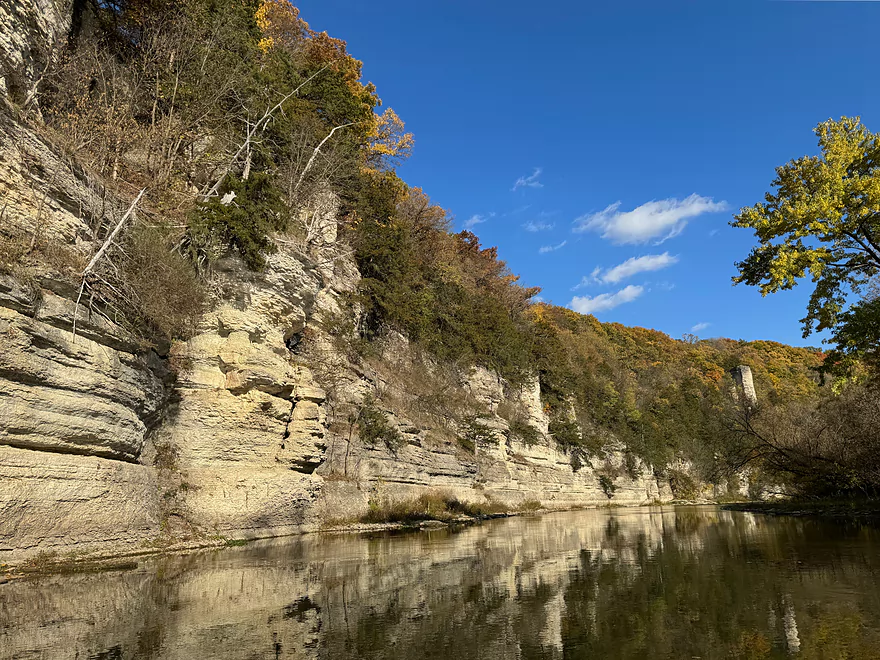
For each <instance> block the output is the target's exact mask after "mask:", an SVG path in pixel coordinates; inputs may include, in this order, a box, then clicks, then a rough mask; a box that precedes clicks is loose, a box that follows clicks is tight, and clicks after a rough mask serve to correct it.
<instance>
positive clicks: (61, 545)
mask: <svg viewBox="0 0 880 660" xmlns="http://www.w3.org/2000/svg"><path fill="white" fill-rule="evenodd" d="M2 122H3V123H2V128H3V131H2V133H0V160H2V167H3V171H4V172H5V175H4V177H3V180H2V182H0V185H2V187H3V188H2V190H3V205H4V209H5V216H4V217H6V218H8V219H9V220H10V222H7V223H5V224H4V226H3V232H4V236H5V237H6V238H8V237H10V236H12V235H21V233H22V232H23V234H24V235H25V236H33V235H35V234H36V233H38V232H39V234H40V236H41V240H42V239H44V238H46V237H50V238H51V240H53V241H56V242H57V243H59V244H63V245H64V246H66V249H69V250H70V252H71V254H70V255H68V257H69V258H72V259H73V261H74V262H76V258H77V255H79V256H80V257H81V258H83V257H85V256H87V255H89V254H90V253H91V252H92V251H93V250H94V249H95V244H96V242H95V238H94V236H93V232H92V230H91V229H90V227H91V222H90V217H89V212H88V209H90V208H93V207H96V206H97V204H98V201H97V200H96V199H95V196H96V193H95V187H94V183H93V182H91V181H89V180H88V178H87V177H86V175H85V174H84V173H82V172H79V171H78V170H77V169H76V167H75V166H74V165H72V164H70V163H68V162H67V161H65V159H63V158H61V157H60V156H58V155H57V153H56V152H55V151H54V150H53V149H52V148H51V147H50V146H49V145H48V144H47V143H46V142H44V141H43V140H42V139H41V138H40V137H39V136H38V135H36V134H35V133H34V132H33V131H32V130H31V129H28V128H26V127H25V126H23V125H22V124H20V123H17V122H15V121H13V120H12V119H11V118H9V117H8V116H6V117H4V118H3V120H2ZM47 173H51V178H50V177H49V175H48V174H47ZM35 194H36V197H35ZM35 199H36V200H37V201H36V202H35V201H34V200H35ZM324 213H325V217H324V218H323V220H322V222H323V224H324V226H325V228H326V229H325V232H324V234H325V235H324V240H325V243H324V245H322V246H318V248H317V251H316V252H314V254H313V255H312V256H311V257H308V256H304V255H302V254H300V253H299V252H298V251H297V250H296V249H294V248H293V247H292V246H291V247H289V248H288V247H285V244H284V243H281V244H280V245H281V249H279V251H278V252H277V253H276V254H275V255H273V256H272V257H271V259H270V262H269V265H268V268H267V269H266V270H265V271H264V272H262V273H253V272H252V271H249V270H248V269H247V268H245V267H244V266H243V265H242V264H241V263H240V262H239V261H238V260H237V259H235V258H232V257H230V258H228V259H226V260H224V261H222V262H221V263H220V266H219V268H218V269H217V273H216V282H215V284H216V287H215V288H216V290H217V291H218V293H217V296H216V301H215V304H214V306H213V308H212V309H211V311H210V312H209V313H208V314H206V315H205V316H204V318H203V319H202V321H201V323H200V326H199V330H198V332H197V333H196V335H195V336H194V337H193V338H192V339H190V340H189V341H188V342H186V343H185V344H180V345H176V346H174V347H172V349H171V351H170V354H168V353H167V352H165V354H162V355H160V354H159V353H158V352H157V349H155V348H144V347H143V346H142V345H141V344H140V343H138V342H137V341H136V340H135V339H134V338H133V337H131V336H130V335H129V333H128V332H127V331H126V330H125V328H124V327H123V326H121V325H119V324H118V323H115V322H114V321H113V320H112V318H110V317H109V316H107V315H105V314H103V313H102V312H101V310H100V309H98V308H94V309H93V308H91V307H89V306H88V305H84V304H81V305H79V307H77V304H76V299H77V287H76V286H75V282H76V280H75V276H72V275H71V269H70V268H68V269H67V270H66V271H64V268H60V269H53V266H52V263H51V261H50V260H47V259H44V260H42V261H40V262H39V264H38V265H37V266H35V269H36V270H34V269H32V270H31V271H29V273H28V274H27V277H24V276H23V275H22V273H19V272H7V273H6V274H4V275H3V276H2V278H0V344H2V350H0V397H2V406H0V558H2V559H4V560H9V559H13V560H14V559H19V558H24V557H27V556H30V555H33V554H34V553H37V552H40V551H61V552H68V551H97V550H104V551H106V550H108V549H109V550H112V551H115V550H119V549H124V548H138V547H142V546H144V545H145V544H149V543H151V542H153V541H155V540H156V539H159V538H162V537H163V535H164V536H169V535H170V536H171V537H173V538H193V537H205V536H210V535H215V536H216V535H220V536H227V537H241V536H245V537H255V536H270V535H275V534H287V533H292V532H296V531H301V530H307V529H314V528H316V527H317V526H319V525H320V524H321V523H322V522H323V521H326V520H328V519H339V518H345V517H347V518H351V517H353V516H356V515H358V514H359V513H361V512H363V511H365V510H366V508H367V506H368V502H369V501H370V499H371V498H373V499H375V498H377V497H378V498H391V499H393V498H403V497H407V496H411V495H414V494H417V493H418V492H420V491H423V490H425V489H437V488H442V489H446V490H449V491H451V492H452V493H453V494H454V495H456V496H458V497H459V498H462V499H467V500H471V501H485V500H486V499H489V498H492V499H495V500H498V501H502V502H507V503H511V504H516V503H518V502H522V501H524V500H538V501H540V502H542V503H543V504H545V505H547V506H553V507H568V506H573V505H587V504H601V503H607V502H608V501H609V498H608V497H607V496H606V493H605V492H604V491H603V489H602V487H601V485H600V483H599V478H598V472H597V469H602V468H604V467H606V466H611V467H620V466H621V465H622V462H623V456H622V454H621V453H620V452H614V451H610V452H609V456H608V458H607V459H606V460H603V462H601V464H600V463H598V462H597V463H596V464H595V465H586V466H584V467H583V468H582V469H580V470H579V471H577V472H575V471H574V470H573V468H572V466H571V463H570V460H569V457H568V456H567V455H565V454H563V453H561V452H559V451H557V450H556V449H554V448H553V447H552V446H551V441H550V439H549V436H548V435H547V419H546V416H545V415H544V412H543V409H542V405H541V401H540V396H539V393H538V391H537V385H536V384H533V385H531V386H530V387H527V388H524V389H521V390H511V388H509V387H508V386H507V385H506V384H505V383H504V382H502V381H501V380H500V379H499V378H498V377H497V376H495V375H494V374H492V373H491V372H488V371H485V370H474V371H473V372H472V373H471V374H470V375H468V374H464V376H463V380H462V382H460V383H459V388H460V389H461V391H462V392H465V393H466V394H467V396H469V397H470V399H471V401H472V403H473V404H474V405H475V406H476V408H475V409H477V410H480V411H482V413H481V414H482V415H483V417H482V420H483V423H485V424H486V425H488V426H489V427H490V428H493V429H495V431H496V436H497V439H498V441H497V442H496V443H490V444H489V445H487V446H477V447H475V448H474V450H473V451H471V452H468V451H466V450H464V449H463V448H462V447H461V446H459V445H458V444H457V443H456V442H455V441H454V438H453V437H452V436H450V434H449V433H446V434H445V435H444V434H443V433H439V434H438V433H433V432H432V431H436V430H437V429H436V428H432V426H431V425H430V424H425V423H424V422H422V423H416V422H414V421H412V420H410V419H408V418H407V416H406V412H405V411H401V410H395V408H394V406H389V407H388V409H387V410H386V411H385V412H386V413H387V414H388V416H389V419H391V420H393V423H394V424H395V425H396V426H397V428H398V429H399V430H400V433H401V436H402V438H403V442H402V444H401V446H400V447H397V448H395V449H393V450H392V449H390V448H388V447H386V446H384V445H381V444H380V445H379V446H370V445H365V444H364V443H362V442H360V441H359V440H358V438H357V436H356V432H354V435H353V429H352V425H351V424H350V423H348V422H346V419H343V418H342V417H343V413H342V412H341V411H342V409H343V407H344V406H343V407H338V410H335V411H334V410H332V409H328V405H327V404H326V403H325V399H326V396H327V395H326V393H325V390H324V389H323V388H322V386H321V385H322V384H321V383H319V382H317V381H316V379H315V377H314V376H313V373H312V367H313V368H316V369H319V370H324V371H326V366H327V365H326V364H325V363H322V364H312V363H311V362H314V361H315V360H316V359H317V358H315V354H311V355H309V354H301V355H298V354H295V353H294V352H293V351H292V350H291V348H292V347H294V348H295V346H296V342H297V341H298V338H299V337H301V336H302V335H303V333H304V331H305V330H306V329H307V328H313V329H315V330H314V333H313V336H315V337H316V339H314V342H315V343H316V344H318V345H321V346H323V347H324V350H325V353H324V355H323V358H322V359H324V360H325V361H326V359H327V358H328V355H329V358H330V359H331V361H333V360H335V362H333V368H332V369H331V371H332V372H333V374H334V376H333V379H331V380H333V381H334V383H335V384H334V386H335V387H336V388H337V389H338V392H337V394H336V396H337V401H338V402H342V403H347V404H348V405H349V406H351V405H355V406H356V405H358V403H359V402H361V401H362V400H363V398H364V396H365V395H367V394H369V393H371V392H375V391H378V390H381V389H383V388H384V389H385V390H388V389H389V388H391V389H394V388H398V389H399V388H405V383H403V382H400V381H397V382H396V381H395V378H394V376H393V373H394V372H395V369H396V366H395V365H396V363H395V362H394V360H392V358H391V357H390V353H389V355H388V356H387V357H386V359H385V360H384V362H383V360H379V362H378V363H374V364H373V365H372V366H369V365H360V366H358V365H356V364H352V363H350V362H349V361H348V360H347V359H346V358H345V357H344V356H341V355H337V354H334V353H333V346H332V343H330V342H329V341H327V339H326V337H324V338H323V339H322V338H321V330H320V327H321V325H322V324H321V318H322V314H323V315H324V316H327V315H330V314H334V313H339V310H338V307H337V304H336V299H337V297H338V296H339V294H340V292H342V291H346V290H348V291H350V290H352V288H353V287H355V286H356V284H357V277H358V275H357V271H356V269H355V267H354V265H353V262H352V261H351V258H350V257H346V256H340V255H341V254H342V253H341V252H340V251H339V250H338V249H337V248H336V246H335V245H334V240H335V215H334V213H335V210H334V208H333V204H332V200H330V203H328V205H327V208H326V209H325V210H324ZM75 315H76V317H77V328H76V333H75V334H74V332H73V324H74V316H75ZM322 342H323V343H322ZM391 353H394V354H395V355H396V358H395V359H396V360H398V361H399V360H404V361H406V360H410V357H408V356H409V348H408V346H407V345H406V342H405V341H403V340H402V339H401V340H400V345H398V346H397V347H396V349H395V351H392V352H391ZM410 362H411V360H410ZM170 363H171V364H173V365H174V370H173V372H174V373H172V369H171V367H170ZM383 364H384V368H383V367H382V365H383ZM377 365H378V366H377ZM397 366H399V365H397ZM410 366H412V365H410ZM324 385H325V386H326V383H325V384H324ZM387 398H388V399H389V400H392V399H394V397H393V396H390V395H389V397H387ZM505 404H510V405H514V404H515V405H516V406H518V407H519V408H521V409H522V410H524V411H525V415H526V419H527V420H528V423H529V424H530V425H531V426H532V427H534V428H535V429H536V431H537V433H538V437H539V441H538V442H537V443H535V444H532V445H526V444H523V443H521V442H517V441H516V440H515V439H508V438H507V436H506V434H505V431H506V430H507V425H506V424H507V423H506V421H505V420H504V419H503V418H502V417H500V416H499V415H498V414H497V411H498V409H499V407H503V406H504V405H505ZM630 472H631V476H627V475H625V474H624V473H623V472H622V471H620V472H619V474H620V476H618V477H617V478H616V490H615V492H614V493H613V496H612V497H611V501H613V502H617V503H623V504H636V503H645V502H650V501H653V500H658V499H669V497H670V494H669V491H668V487H664V486H662V485H659V484H658V481H657V480H656V479H655V477H654V475H653V474H652V473H651V471H650V470H649V469H647V468H646V467H644V466H641V465H637V466H636V467H635V471H634V472H633V470H632V469H631V470H630Z"/></svg>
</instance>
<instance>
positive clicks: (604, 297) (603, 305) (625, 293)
mask: <svg viewBox="0 0 880 660" xmlns="http://www.w3.org/2000/svg"><path fill="white" fill-rule="evenodd" d="M644 292H645V288H644V287H641V286H634V285H632V284H630V285H629V286H626V287H624V288H623V289H621V290H620V291H616V292H614V293H602V294H599V295H598V296H575V297H574V298H572V299H571V302H570V303H569V304H568V306H569V307H571V308H572V309H573V310H574V311H576V312H579V313H581V314H595V313H596V312H603V311H606V310H609V309H614V308H615V307H617V306H618V305H623V304H624V303H628V302H632V301H633V300H635V299H636V298H638V297H639V296H640V295H642V294H643V293H644Z"/></svg>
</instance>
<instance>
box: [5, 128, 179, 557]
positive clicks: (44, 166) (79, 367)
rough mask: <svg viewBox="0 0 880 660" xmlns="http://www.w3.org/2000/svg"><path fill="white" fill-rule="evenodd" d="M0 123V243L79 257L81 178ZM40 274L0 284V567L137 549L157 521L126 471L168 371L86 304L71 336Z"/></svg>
mask: <svg viewBox="0 0 880 660" xmlns="http://www.w3.org/2000/svg"><path fill="white" fill-rule="evenodd" d="M0 117H4V116H3V115H2V113H0ZM0 121H2V128H3V129H4V130H3V131H2V132H0V163H2V170H3V172H4V176H3V178H2V179H3V180H2V183H0V185H2V186H4V189H3V191H2V192H3V200H4V208H5V209H6V210H7V214H6V216H5V219H4V224H3V226H2V228H0V238H2V239H3V240H4V241H7V240H15V239H19V240H20V239H21V237H22V235H23V236H24V237H25V238H28V237H36V236H39V237H40V238H41V239H45V240H51V241H53V242H57V243H61V244H68V245H69V244H74V243H78V244H79V245H81V246H82V247H83V249H87V248H88V245H89V241H90V239H91V237H92V233H91V229H90V228H89V223H88V220H89V219H90V217H89V216H88V214H87V213H84V212H82V211H81V210H80V209H88V208H90V207H91V204H92V202H93V201H94V200H93V195H94V193H93V192H92V190H91V188H90V187H89V185H87V182H86V181H85V180H84V179H83V178H82V175H81V173H79V172H77V171H76V170H75V169H73V168H71V167H70V166H69V165H68V164H67V163H66V162H64V161H63V160H62V159H60V158H58V157H57V156H55V155H54V153H53V152H52V150H51V149H49V148H48V147H47V146H46V145H45V144H43V143H42V142H41V141H40V140H39V139H38V138H37V137H36V136H34V135H33V134H32V133H31V132H29V131H27V130H26V129H24V128H23V127H21V126H18V125H15V124H14V123H12V122H11V121H10V120H9V119H8V118H5V117H4V118H3V119H2V120H0ZM33 169H36V170H37V171H40V172H43V173H49V172H55V175H54V176H52V177H51V178H52V182H51V183H50V182H48V181H46V182H45V183H46V188H45V189H42V190H43V191H44V192H43V196H42V197H39V196H38V197H36V198H35V197H34V195H33V192H34V189H35V188H37V189H40V188H39V186H40V184H41V181H40V180H38V179H37V180H35V179H34V178H32V177H30V175H29V172H30V171H31V170H33ZM47 176H48V175H47ZM35 199H36V201H35ZM7 220H8V222H7ZM71 254H72V256H73V257H74V258H75V257H76V254H77V248H76V247H71ZM69 256H70V255H69ZM44 270H45V273H44V275H43V276H38V277H36V278H34V277H29V278H26V279H25V280H24V281H23V280H22V278H21V277H19V276H15V275H14V274H4V275H0V560H2V559H3V558H4V557H5V556H7V555H10V556H20V555H22V554H27V553H35V552H39V551H43V550H46V551H53V550H59V549H77V550H80V549H82V550H101V549H105V548H107V547H108V545H107V544H113V545H114V546H119V545H123V546H132V545H137V544H139V543H141V542H143V541H146V540H148V539H150V538H153V537H154V536H155V534H156V530H157V529H158V526H159V523H160V508H159V499H158V491H157V487H156V483H157V482H156V475H155V472H154V470H152V469H151V468H148V467H145V466H143V465H136V464H135V463H136V462H137V461H138V459H139V456H140V455H141V452H142V449H143V447H144V443H145V441H146V437H147V434H148V431H149V429H150V428H151V427H152V426H153V425H155V423H156V422H157V420H158V418H159V416H160V415H161V413H162V411H163V409H164V407H165V402H166V396H167V393H168V390H167V377H168V370H167V368H166V367H165V365H164V363H163V361H162V360H161V359H160V358H159V357H158V356H157V355H156V354H155V353H153V352H152V351H149V350H144V349H143V348H141V347H140V346H139V345H138V344H137V343H136V342H134V341H133V340H132V339H131V338H130V337H129V336H128V333H126V332H125V331H124V330H123V328H121V327H119V326H118V325H116V324H115V323H113V322H112V321H110V320H109V319H107V318H106V317H103V316H101V315H100V314H98V313H92V312H91V311H90V310H89V309H88V308H87V307H86V306H83V307H82V309H79V310H77V311H78V314H77V317H78V324H77V332H76V334H74V333H73V318H74V313H75V310H76V304H75V299H76V294H77V290H76V288H75V287H74V286H71V284H70V282H69V279H65V278H63V277H55V276H54V275H53V273H52V272H51V271H52V268H51V267H49V266H48V265H47V266H46V268H45V269H44Z"/></svg>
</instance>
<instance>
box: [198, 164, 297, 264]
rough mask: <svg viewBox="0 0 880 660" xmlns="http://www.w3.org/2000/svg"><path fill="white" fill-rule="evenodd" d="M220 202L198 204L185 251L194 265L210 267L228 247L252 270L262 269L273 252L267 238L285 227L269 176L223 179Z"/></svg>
mask: <svg viewBox="0 0 880 660" xmlns="http://www.w3.org/2000/svg"><path fill="white" fill-rule="evenodd" d="M222 194H223V195H228V194H234V196H235V197H234V199H233V200H232V201H231V202H229V203H228V204H224V203H223V202H222V201H221V199H222V198H212V199H210V200H208V201H206V202H200V203H199V204H198V205H197V206H196V208H195V210H194V211H193V213H192V219H191V220H190V227H189V236H188V241H187V249H188V250H189V252H190V254H191V256H192V257H193V258H194V260H195V261H196V262H198V263H204V262H207V263H208V264H210V263H211V262H212V261H214V260H215V259H216V258H217V257H219V256H220V255H221V254H222V252H223V250H224V249H225V248H226V247H227V246H228V247H231V248H234V249H235V250H236V251H237V252H238V254H239V255H240V256H241V258H242V259H243V260H244V262H245V263H246V264H247V265H248V266H249V267H250V268H253V269H254V270H261V269H262V268H264V267H265V265H266V255H268V254H271V253H272V252H274V251H275V249H276V247H275V244H274V243H273V242H272V241H271V239H270V238H269V234H270V233H271V232H275V231H281V230H283V229H284V228H285V226H286V208H285V206H284V203H283V201H282V199H281V196H280V194H279V192H278V190H277V188H276V187H275V186H274V182H273V179H272V177H271V176H270V175H268V174H265V173H261V172H253V173H251V175H250V176H249V177H248V178H247V179H246V180H242V179H239V178H236V177H231V176H230V177H227V178H226V184H225V185H224V187H223V189H222Z"/></svg>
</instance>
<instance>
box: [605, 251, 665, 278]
mask: <svg viewBox="0 0 880 660" xmlns="http://www.w3.org/2000/svg"><path fill="white" fill-rule="evenodd" d="M676 263H678V257H675V256H673V255H671V254H669V253H668V252H664V253H663V254H647V255H645V256H644V257H630V258H629V259H627V260H626V261H624V262H623V263H622V264H618V265H616V266H614V267H613V268H609V269H608V270H606V271H605V272H604V273H603V274H602V275H601V276H600V275H596V277H598V279H599V280H601V281H602V282H604V283H605V284H617V283H618V282H620V281H621V280H625V279H626V278H628V277H632V276H633V275H636V274H638V273H647V272H650V271H654V270H662V269H664V268H667V267H668V266H672V265H673V264H676ZM593 273H596V271H593Z"/></svg>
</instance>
